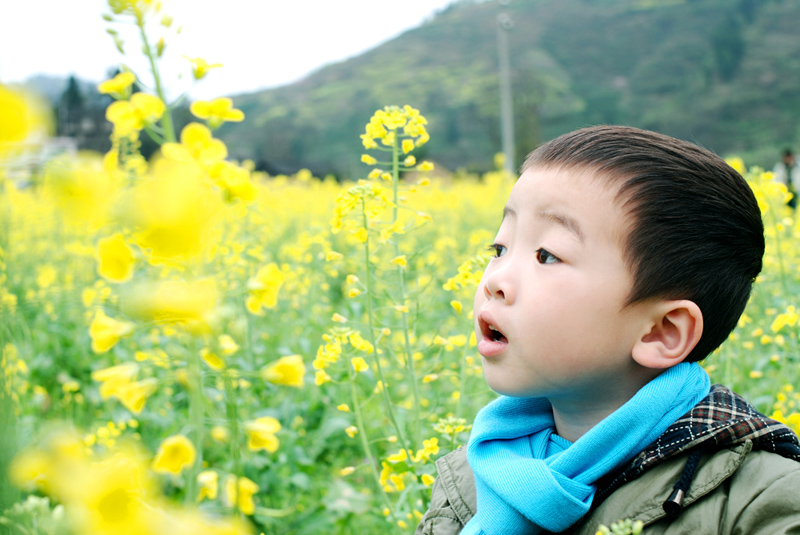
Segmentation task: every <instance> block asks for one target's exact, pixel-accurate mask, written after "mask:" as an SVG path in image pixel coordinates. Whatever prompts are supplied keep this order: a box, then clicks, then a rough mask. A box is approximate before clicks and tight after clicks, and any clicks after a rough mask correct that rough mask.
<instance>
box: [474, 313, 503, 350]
mask: <svg viewBox="0 0 800 535" xmlns="http://www.w3.org/2000/svg"><path fill="white" fill-rule="evenodd" d="M478 326H479V327H480V330H481V339H480V340H478V352H479V353H480V354H481V355H483V356H484V357H486V358H491V357H496V356H498V355H499V354H500V353H502V352H503V350H505V348H506V346H508V338H506V336H505V333H504V332H503V330H502V329H501V328H500V327H499V326H498V324H497V322H496V321H495V319H494V317H493V316H492V314H491V313H490V312H488V311H485V310H483V311H481V312H480V313H479V314H478ZM492 327H494V329H493V328H492ZM497 333H500V336H499V338H497Z"/></svg>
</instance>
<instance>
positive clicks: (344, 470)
mask: <svg viewBox="0 0 800 535" xmlns="http://www.w3.org/2000/svg"><path fill="white" fill-rule="evenodd" d="M355 471H356V469H355V468H354V467H352V466H346V467H344V468H342V469H341V470H340V471H339V475H340V476H349V475H350V474H352V473H353V472H355Z"/></svg>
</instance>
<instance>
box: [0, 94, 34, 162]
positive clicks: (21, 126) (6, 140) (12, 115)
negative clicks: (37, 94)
mask: <svg viewBox="0 0 800 535" xmlns="http://www.w3.org/2000/svg"><path fill="white" fill-rule="evenodd" d="M0 110H3V111H2V114H3V120H2V121H0V155H2V154H3V153H4V152H5V150H6V149H9V148H11V146H12V145H13V144H16V143H21V142H22V141H25V138H27V137H28V134H29V133H30V132H31V131H32V130H33V128H34V120H33V117H32V114H31V111H32V110H31V108H30V106H29V104H28V102H27V101H26V99H25V96H24V95H23V94H22V93H20V92H18V91H13V90H11V89H10V88H8V87H5V86H3V85H2V84H0Z"/></svg>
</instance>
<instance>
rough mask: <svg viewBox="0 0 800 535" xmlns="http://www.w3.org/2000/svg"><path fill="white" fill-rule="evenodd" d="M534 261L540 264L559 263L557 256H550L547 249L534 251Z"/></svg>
mask: <svg viewBox="0 0 800 535" xmlns="http://www.w3.org/2000/svg"><path fill="white" fill-rule="evenodd" d="M536 260H537V261H538V262H539V263H540V264H557V263H559V262H561V260H560V259H559V258H558V257H557V256H554V255H553V254H551V253H550V252H549V251H548V250H547V249H538V250H537V251H536Z"/></svg>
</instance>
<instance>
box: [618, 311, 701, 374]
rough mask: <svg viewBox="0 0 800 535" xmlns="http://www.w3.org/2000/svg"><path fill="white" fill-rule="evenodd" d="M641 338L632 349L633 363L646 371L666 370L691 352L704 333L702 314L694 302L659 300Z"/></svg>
mask: <svg viewBox="0 0 800 535" xmlns="http://www.w3.org/2000/svg"><path fill="white" fill-rule="evenodd" d="M651 311H652V314H651V315H650V316H649V319H648V323H647V325H645V328H644V332H643V334H642V336H641V337H640V338H639V339H638V340H636V343H635V344H634V346H633V349H632V350H631V355H632V356H633V360H635V361H636V362H638V363H639V364H641V365H642V366H644V367H646V368H654V369H666V368H670V367H672V366H674V365H676V364H678V363H680V362H683V360H684V359H685V358H686V357H687V356H688V355H689V353H691V351H692V349H694V346H696V345H697V342H699V341H700V336H701V335H702V334H703V313H702V312H701V311H700V307H699V306H697V304H696V303H695V302H694V301H689V300H688V299H680V300H675V301H667V300H663V301H658V302H657V303H654V304H653V308H652V309H651Z"/></svg>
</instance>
